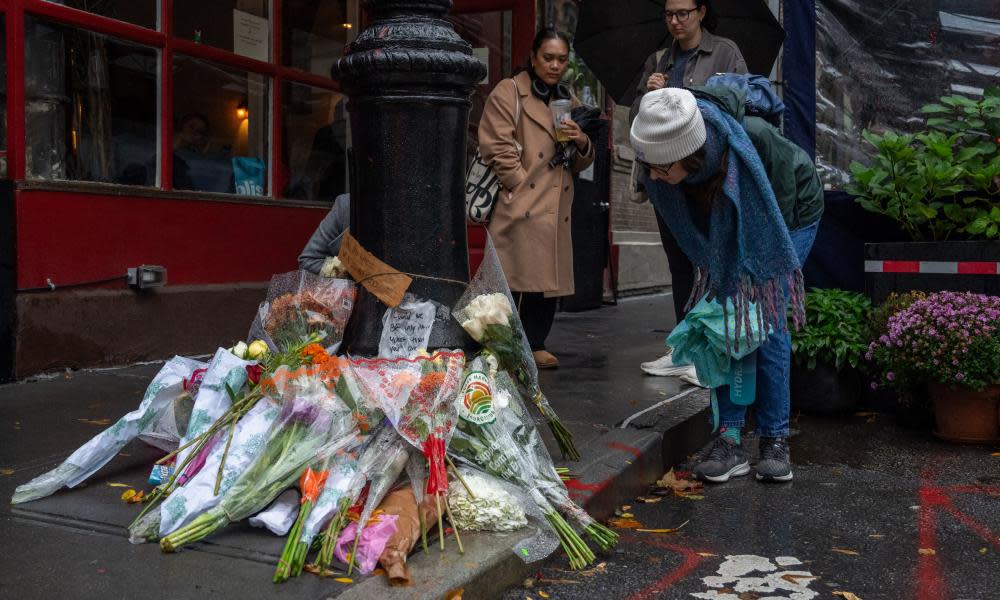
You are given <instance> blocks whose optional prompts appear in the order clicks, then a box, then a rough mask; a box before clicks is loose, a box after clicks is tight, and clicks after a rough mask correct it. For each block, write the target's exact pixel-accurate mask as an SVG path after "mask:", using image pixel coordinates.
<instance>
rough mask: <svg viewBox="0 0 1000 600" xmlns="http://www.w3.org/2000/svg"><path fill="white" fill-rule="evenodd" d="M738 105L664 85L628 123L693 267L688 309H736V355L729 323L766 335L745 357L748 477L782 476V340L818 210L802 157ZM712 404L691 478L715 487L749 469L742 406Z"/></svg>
mask: <svg viewBox="0 0 1000 600" xmlns="http://www.w3.org/2000/svg"><path fill="white" fill-rule="evenodd" d="M744 106H745V98H744V97H743V95H742V92H739V91H738V90H735V89H731V88H721V87H693V88H690V89H680V88H664V89H661V90H656V91H653V92H649V93H648V94H646V95H645V96H643V98H642V103H641V105H640V107H639V112H638V115H637V116H636V118H635V120H634V121H633V123H632V129H631V139H632V147H633V148H634V149H635V151H636V160H637V161H638V162H639V164H640V165H641V166H642V167H643V168H644V169H645V171H646V173H645V175H644V177H645V180H644V182H643V183H644V186H645V188H646V192H647V194H648V195H649V199H650V202H651V203H652V204H653V206H654V208H655V209H656V210H657V212H658V213H659V214H660V215H661V217H662V218H663V220H664V221H665V222H666V223H667V224H668V226H669V227H670V230H671V232H672V233H673V235H674V236H675V237H676V238H677V242H678V244H679V245H680V247H681V249H682V250H683V251H684V253H685V254H686V255H687V256H688V258H690V259H691V262H692V263H693V264H694V265H695V268H696V280H695V286H694V290H693V292H692V294H691V297H690V298H677V299H675V301H678V302H682V301H687V302H688V305H689V306H690V305H692V304H694V303H697V302H698V301H700V300H702V299H703V298H706V297H707V298H708V299H714V300H715V301H717V302H718V303H719V304H721V305H722V306H724V307H733V309H734V310H735V312H736V314H735V319H736V321H735V322H736V329H735V331H727V332H726V343H727V347H729V344H733V346H734V347H735V348H736V350H737V351H738V348H739V344H740V335H741V334H740V328H741V327H743V331H744V332H745V333H746V334H749V331H750V329H751V324H752V321H756V322H757V324H758V325H759V326H760V329H762V330H763V331H771V335H770V336H768V337H767V338H766V340H765V341H763V343H761V345H760V346H759V348H758V349H757V350H756V381H757V383H756V401H755V404H754V406H755V411H756V422H757V432H758V434H759V435H760V461H759V462H758V463H757V465H756V471H757V479H759V480H763V481H790V480H791V479H792V470H791V457H790V452H789V448H788V441H787V439H788V434H789V431H788V420H789V419H788V417H789V408H790V399H789V381H788V378H789V370H790V358H791V339H790V336H789V333H788V329H787V321H786V308H787V307H788V306H789V305H790V306H791V309H792V310H791V312H792V315H793V317H794V319H795V324H796V325H798V324H799V323H801V322H802V319H803V317H804V307H803V296H804V293H803V284H802V265H803V264H804V263H805V260H806V257H807V256H808V254H809V250H810V249H811V248H812V243H813V240H814V239H815V237H816V231H817V229H818V226H819V219H820V217H821V216H822V213H823V192H822V186H821V185H820V183H819V177H818V175H817V174H816V168H815V166H814V165H813V163H812V160H811V159H810V158H809V156H808V155H806V154H805V152H803V151H802V150H801V149H800V148H799V147H798V146H796V145H794V144H793V143H791V142H789V141H788V140H786V139H785V138H784V137H783V136H782V135H781V132H780V131H778V130H777V129H775V128H774V127H773V126H771V125H770V124H768V123H767V122H766V121H764V120H763V119H760V118H758V117H744V114H743V110H744ZM713 391H714V393H715V397H716V398H717V399H718V414H717V415H716V417H717V418H718V420H719V424H720V427H719V433H720V435H719V437H718V439H716V440H715V442H714V443H713V445H712V447H711V449H710V450H709V452H708V454H707V456H706V458H705V460H704V461H702V462H701V463H700V464H699V465H698V466H697V467H696V469H695V474H696V475H697V476H698V477H699V478H701V479H703V480H706V481H712V482H724V481H728V480H729V478H730V477H732V476H737V475H746V474H748V473H749V472H750V465H749V463H748V461H747V456H746V453H745V452H744V450H743V448H742V445H741V439H740V431H741V429H742V427H743V424H744V420H745V416H746V407H745V406H741V405H738V404H735V403H734V402H733V401H732V400H731V399H730V394H729V388H728V387H719V388H717V389H716V390H713Z"/></svg>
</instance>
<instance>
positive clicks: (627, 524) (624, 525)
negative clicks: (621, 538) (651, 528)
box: [608, 518, 642, 529]
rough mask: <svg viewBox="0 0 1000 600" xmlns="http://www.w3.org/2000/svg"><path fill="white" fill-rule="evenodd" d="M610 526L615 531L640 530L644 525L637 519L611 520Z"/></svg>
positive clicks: (609, 521)
mask: <svg viewBox="0 0 1000 600" xmlns="http://www.w3.org/2000/svg"><path fill="white" fill-rule="evenodd" d="M608 525H610V526H612V527H614V528H615V529H638V528H639V527H642V523H640V522H639V521H636V520H635V519H617V518H616V519H609V520H608Z"/></svg>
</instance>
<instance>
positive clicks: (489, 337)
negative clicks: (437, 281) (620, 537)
mask: <svg viewBox="0 0 1000 600" xmlns="http://www.w3.org/2000/svg"><path fill="white" fill-rule="evenodd" d="M452 315H453V316H454V317H455V318H456V319H457V320H458V322H459V323H461V325H462V328H463V329H465V331H466V332H467V333H468V334H469V335H470V336H471V337H472V338H473V339H474V340H476V341H477V342H479V343H480V344H482V346H483V348H485V349H486V350H488V351H489V352H491V353H492V354H494V355H495V356H496V357H497V360H498V362H499V365H500V368H501V369H503V370H505V371H507V372H508V373H510V374H511V375H512V376H513V378H514V381H515V382H516V383H517V384H518V391H519V392H520V393H521V395H522V396H523V397H524V399H525V401H527V402H530V403H532V404H534V405H535V407H536V408H537V409H538V411H539V412H540V413H541V415H542V416H543V417H544V418H545V420H546V422H547V423H548V425H549V427H550V429H551V430H552V433H553V435H554V436H555V438H556V441H557V442H558V443H559V449H560V451H561V452H562V453H563V456H564V457H565V458H568V459H570V460H578V459H579V458H580V455H579V453H578V452H577V450H576V447H575V445H574V444H573V438H572V435H571V434H570V433H569V431H568V430H567V429H566V428H565V427H564V426H563V424H562V422H561V421H560V419H559V416H558V415H557V414H556V412H555V409H554V408H552V405H551V404H549V400H548V398H546V396H545V394H544V393H543V392H542V389H541V386H540V385H539V384H538V367H537V366H536V365H535V360H534V356H533V354H532V352H531V345H530V344H529V343H528V336H527V335H526V334H525V332H524V327H523V326H522V325H521V317H520V315H519V314H518V311H517V305H516V304H515V302H514V298H513V296H511V293H510V288H509V287H508V285H507V278H506V277H505V276H504V274H503V267H502V266H501V265H500V258H499V257H498V256H497V253H496V248H495V247H494V246H493V240H492V238H490V236H489V234H487V236H486V247H485V249H484V253H483V262H482V263H481V264H480V266H479V270H478V271H476V274H475V276H474V277H473V278H472V281H471V282H470V283H469V287H468V288H467V289H466V290H465V293H464V294H462V296H461V298H459V299H458V302H456V303H455V307H454V310H453V311H452Z"/></svg>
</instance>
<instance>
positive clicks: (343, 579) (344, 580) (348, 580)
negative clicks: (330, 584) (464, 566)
mask: <svg viewBox="0 0 1000 600" xmlns="http://www.w3.org/2000/svg"><path fill="white" fill-rule="evenodd" d="M334 581H336V582H337V583H354V580H353V579H351V578H350V577H336V578H334ZM459 598H461V596H459Z"/></svg>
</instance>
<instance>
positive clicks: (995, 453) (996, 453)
mask: <svg viewBox="0 0 1000 600" xmlns="http://www.w3.org/2000/svg"><path fill="white" fill-rule="evenodd" d="M990 456H995V457H997V458H1000V452H994V453H993V454H990Z"/></svg>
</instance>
